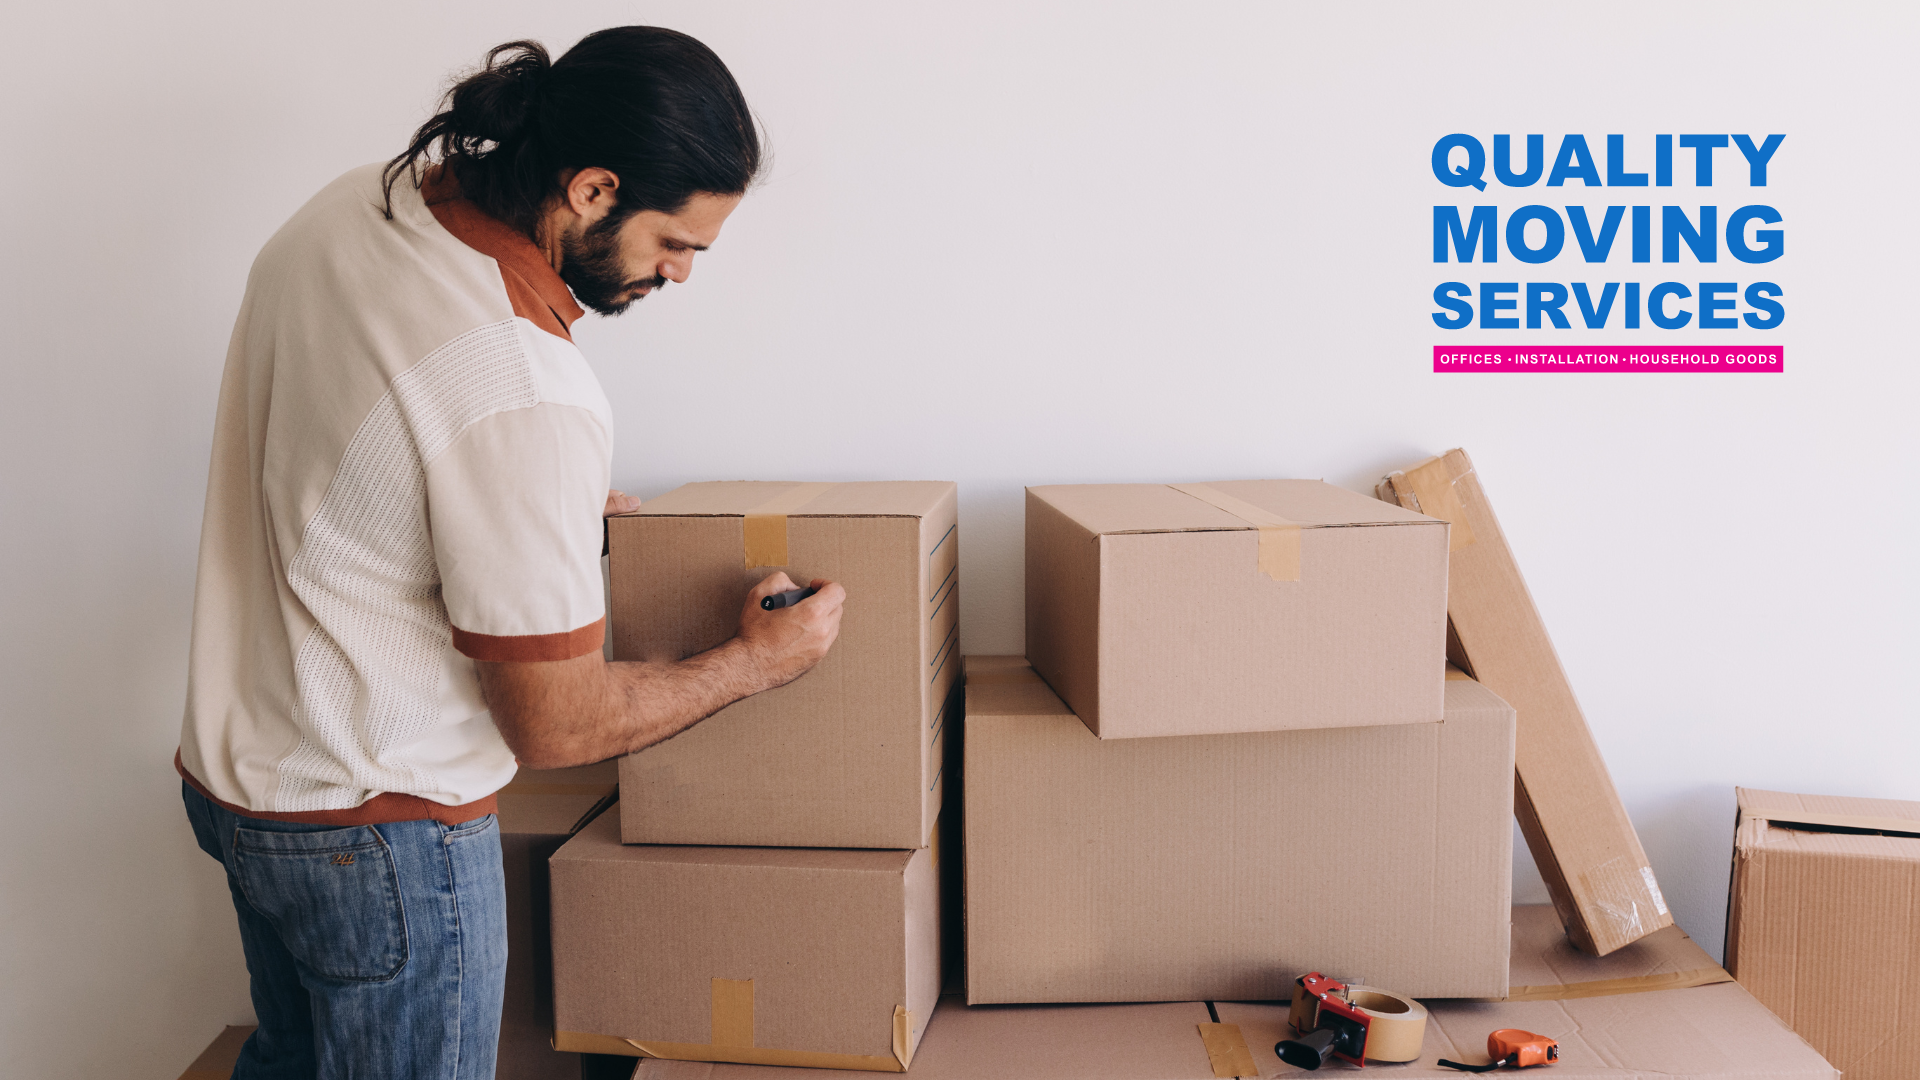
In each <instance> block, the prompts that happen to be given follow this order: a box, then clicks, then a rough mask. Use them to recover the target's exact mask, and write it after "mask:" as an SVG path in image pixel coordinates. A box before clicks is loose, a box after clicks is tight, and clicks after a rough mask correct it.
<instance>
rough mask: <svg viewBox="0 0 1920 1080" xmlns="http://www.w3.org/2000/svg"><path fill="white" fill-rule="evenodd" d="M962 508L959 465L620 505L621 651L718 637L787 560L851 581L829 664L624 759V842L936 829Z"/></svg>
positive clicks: (835, 837) (627, 653) (955, 640)
mask: <svg viewBox="0 0 1920 1080" xmlns="http://www.w3.org/2000/svg"><path fill="white" fill-rule="evenodd" d="M956 514H957V510H956V502H955V489H954V485H952V484H951V483H945V482H940V483H935V482H899V483H847V484H788V483H751V482H737V483H712V484H688V485H686V486H685V487H681V488H677V489H675V490H673V491H670V492H668V493H667V494H665V495H662V496H661V497H659V498H658V499H654V500H652V501H650V502H648V503H646V504H645V505H643V506H642V507H641V508H640V510H639V511H638V512H636V513H634V514H629V515H626V516H623V517H617V518H613V519H612V520H611V521H610V522H609V523H608V543H609V550H610V553H611V556H612V562H611V566H612V591H613V611H612V613H613V656H614V659H616V660H638V659H648V658H654V657H662V656H664V657H670V658H674V659H678V658H680V657H684V656H690V655H692V654H694V653H697V652H701V651H703V650H706V649H709V648H712V647H713V646H715V645H718V644H720V643H721V642H723V641H725V640H726V639H727V638H729V637H731V636H732V635H733V634H734V632H735V631H736V630H737V629H738V627H739V616H740V607H741V605H742V604H743V603H744V602H745V600H746V595H747V592H748V590H750V589H751V588H752V587H753V586H754V585H755V584H756V583H758V582H759V581H760V580H761V579H762V578H764V577H766V576H767V575H768V574H769V573H772V572H773V571H775V570H785V571H786V572H787V574H788V575H789V576H791V577H792V578H794V579H795V580H796V581H798V582H801V583H803V584H804V583H805V582H807V581H809V580H811V579H813V578H817V577H821V578H829V579H831V580H834V581H838V582H839V583H840V584H842V585H843V586H845V587H846V590H847V606H846V611H845V615H844V617H843V618H842V621H841V625H840V638H839V640H838V641H837V642H835V644H834V646H833V649H832V651H831V652H829V653H828V654H827V657H826V659H824V660H822V661H821V662H820V665H819V666H818V667H816V668H814V669H813V670H812V671H810V672H808V673H807V674H806V675H804V676H802V677H800V678H799V679H797V680H795V681H794V682H792V683H790V684H788V685H786V686H783V687H780V688H778V689H775V690H769V691H767V692H766V693H764V694H758V695H756V696H754V697H751V698H748V699H746V700H745V701H741V702H738V703H736V704H734V705H731V706H729V707H727V708H725V709H722V710H721V711H720V712H718V713H716V714H715V715H713V716H712V717H709V718H708V719H706V720H704V721H702V722H701V723H700V724H698V725H697V726H695V727H694V728H692V729H691V730H689V731H687V732H685V733H683V734H681V735H679V736H678V737H676V738H674V739H672V740H670V741H668V742H665V743H662V744H660V745H658V746H654V747H652V748H650V749H648V750H646V751H644V752H642V753H639V754H635V755H633V756H631V757H628V758H626V759H625V760H624V761H623V762H622V763H621V766H620V784H621V797H620V813H621V821H622V829H623V834H622V835H623V836H624V837H625V839H626V841H627V842H628V843H630V844H642V843H644V844H742V845H756V846H778V847H868V848H918V847H924V846H926V845H927V844H928V843H929V842H930V834H931V833H932V830H933V823H934V820H935V819H936V818H937V817H939V814H940V804H941V796H942V790H941V772H940V764H941V759H942V756H943V753H944V750H945V743H944V741H943V740H942V738H941V734H942V727H943V725H944V722H945V715H944V708H945V706H946V705H947V703H948V700H949V698H950V697H951V696H952V695H951V694H950V691H951V689H952V688H953V686H954V685H955V682H956V679H957V674H958V672H957V669H958V659H959V658H958V649H959V625H960V624H959V607H960V599H959V581H960V571H959V566H960V564H959V550H958V549H959V526H958V519H957V517H956Z"/></svg>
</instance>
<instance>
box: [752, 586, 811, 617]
mask: <svg viewBox="0 0 1920 1080" xmlns="http://www.w3.org/2000/svg"><path fill="white" fill-rule="evenodd" d="M819 591H820V590H819V589H816V588H814V587H813V586H811V585H809V586H807V587H806V588H804V589H795V590H793V591H792V592H777V593H774V594H773V595H772V596H769V597H766V598H764V599H762V600H761V601H760V606H761V607H763V608H765V609H766V610H768V611H778V610H780V609H781V608H783V607H792V606H793V605H795V604H797V603H799V602H800V601H802V600H805V599H806V598H807V597H809V596H812V595H813V594H814V593H817V592H819Z"/></svg>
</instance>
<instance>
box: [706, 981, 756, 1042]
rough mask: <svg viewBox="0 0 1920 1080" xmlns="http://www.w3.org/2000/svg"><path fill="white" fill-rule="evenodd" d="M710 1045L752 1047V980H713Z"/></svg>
mask: <svg viewBox="0 0 1920 1080" xmlns="http://www.w3.org/2000/svg"><path fill="white" fill-rule="evenodd" d="M713 1045H715V1046H752V1045H753V980H752V979H715V980H713Z"/></svg>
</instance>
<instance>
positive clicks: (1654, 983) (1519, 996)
mask: <svg viewBox="0 0 1920 1080" xmlns="http://www.w3.org/2000/svg"><path fill="white" fill-rule="evenodd" d="M1732 981H1733V976H1732V975H1729V974H1727V970H1726V969H1725V968H1722V967H1707V968H1695V969H1694V970H1692V971H1669V972H1666V973H1665V974H1661V975H1635V976H1633V977H1631V978H1626V979H1601V980H1598V981H1596V982H1580V983H1563V984H1560V985H1556V986H1516V987H1514V988H1513V989H1512V990H1510V991H1508V992H1507V996H1506V997H1505V998H1502V999H1501V1000H1503V1001H1572V1000H1573V999H1575V998H1590V997H1612V996H1613V995H1615V994H1643V993H1646V992H1647V991H1649V990H1683V989H1686V988H1687V987H1690V986H1711V985H1713V984H1714V983H1723V982H1732Z"/></svg>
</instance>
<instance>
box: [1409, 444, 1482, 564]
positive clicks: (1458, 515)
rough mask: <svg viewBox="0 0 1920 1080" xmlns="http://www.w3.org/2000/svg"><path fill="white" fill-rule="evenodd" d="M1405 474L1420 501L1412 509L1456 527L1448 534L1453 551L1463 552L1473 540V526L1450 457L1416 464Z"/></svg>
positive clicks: (1450, 550)
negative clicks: (1468, 517) (1469, 521)
mask: <svg viewBox="0 0 1920 1080" xmlns="http://www.w3.org/2000/svg"><path fill="white" fill-rule="evenodd" d="M1404 476H1405V479H1406V486H1407V487H1409V488H1411V489H1413V495H1414V498H1415V500H1416V501H1417V502H1418V503H1419V505H1417V506H1414V507H1411V508H1410V509H1413V510H1417V511H1419V512H1420V513H1422V514H1425V515H1427V516H1428V517H1435V518H1439V519H1441V520H1442V521H1445V522H1447V523H1448V524H1449V525H1451V526H1453V528H1452V529H1451V530H1450V531H1449V533H1448V535H1447V550H1448V551H1449V552H1453V551H1459V550H1460V549H1461V548H1463V547H1466V546H1467V545H1468V544H1471V543H1473V526H1471V525H1468V524H1467V509H1466V506H1465V505H1463V504H1462V503H1461V502H1460V490H1459V489H1458V488H1456V487H1454V486H1453V482H1454V475H1453V472H1452V470H1450V469H1448V468H1447V459H1446V458H1444V457H1437V458H1434V459H1433V460H1431V461H1427V462H1424V463H1422V464H1420V465H1416V466H1414V467H1413V468H1411V469H1408V470H1407V471H1406V473H1405V474H1404Z"/></svg>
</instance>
